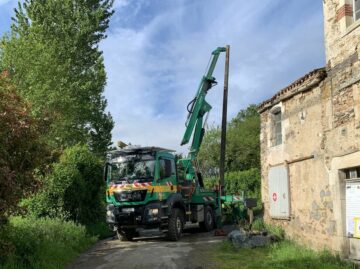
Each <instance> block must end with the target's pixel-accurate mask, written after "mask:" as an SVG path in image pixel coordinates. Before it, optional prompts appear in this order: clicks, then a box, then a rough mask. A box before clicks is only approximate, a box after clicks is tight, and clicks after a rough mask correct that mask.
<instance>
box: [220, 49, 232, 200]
mask: <svg viewBox="0 0 360 269" xmlns="http://www.w3.org/2000/svg"><path fill="white" fill-rule="evenodd" d="M229 63H230V46H229V45H226V58H225V75H224V97H223V111H222V124H221V146H220V193H221V195H222V194H223V193H222V192H223V188H224V186H225V179H224V177H225V150H226V124H227V103H228V86H229Z"/></svg>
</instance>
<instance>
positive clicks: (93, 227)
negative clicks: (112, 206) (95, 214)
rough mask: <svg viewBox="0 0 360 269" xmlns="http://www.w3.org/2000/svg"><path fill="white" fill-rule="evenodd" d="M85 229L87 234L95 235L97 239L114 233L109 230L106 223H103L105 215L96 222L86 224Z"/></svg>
mask: <svg viewBox="0 0 360 269" xmlns="http://www.w3.org/2000/svg"><path fill="white" fill-rule="evenodd" d="M86 231H87V233H88V234H89V235H91V236H96V237H97V238H99V239H105V238H109V237H111V236H114V235H115V232H113V231H111V230H110V229H109V226H108V224H106V223H105V217H104V218H103V219H102V220H101V221H98V222H96V223H90V224H87V225H86Z"/></svg>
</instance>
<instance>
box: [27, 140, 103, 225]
mask: <svg viewBox="0 0 360 269" xmlns="http://www.w3.org/2000/svg"><path fill="white" fill-rule="evenodd" d="M102 171H103V164H102V161H101V159H100V158H98V157H96V156H95V155H94V154H93V153H92V152H91V151H90V150H89V149H88V147H87V146H85V145H76V146H74V147H70V148H67V149H66V150H65V151H64V152H63V154H62V156H61V157H60V160H59V162H57V163H55V164H54V165H53V169H52V172H51V173H50V174H49V175H47V176H46V177H45V178H44V179H43V184H44V187H43V189H42V190H41V191H40V192H38V193H37V194H36V195H35V196H34V197H32V198H30V199H28V200H26V201H24V203H23V204H24V205H27V207H28V210H29V212H30V214H31V215H34V216H36V217H45V216H47V217H55V218H59V217H61V218H63V219H65V220H73V221H75V222H79V223H82V224H89V223H94V222H96V221H98V220H100V219H103V218H104V204H103V202H102V200H103V199H102V198H103V195H104V187H105V184H104V182H103V180H102Z"/></svg>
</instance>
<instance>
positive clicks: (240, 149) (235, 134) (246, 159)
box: [226, 105, 260, 171]
mask: <svg viewBox="0 0 360 269" xmlns="http://www.w3.org/2000/svg"><path fill="white" fill-rule="evenodd" d="M226 153H227V159H226V164H227V169H228V171H244V170H248V169H251V168H259V169H260V116H259V113H258V112H257V108H256V106H255V105H250V106H249V107H248V108H247V109H245V110H241V111H240V112H239V113H238V114H237V116H236V117H235V118H233V119H232V120H231V122H230V124H229V131H228V133H227V152H226Z"/></svg>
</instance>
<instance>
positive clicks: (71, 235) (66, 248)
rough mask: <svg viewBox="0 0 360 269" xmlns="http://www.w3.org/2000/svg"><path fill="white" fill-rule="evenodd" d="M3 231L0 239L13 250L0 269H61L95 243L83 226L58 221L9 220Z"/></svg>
mask: <svg viewBox="0 0 360 269" xmlns="http://www.w3.org/2000/svg"><path fill="white" fill-rule="evenodd" d="M5 230H6V236H5V235H4V233H5V232H4V231H5ZM5 230H2V232H1V234H0V238H4V237H5V238H6V240H8V241H9V244H10V245H12V247H13V248H12V253H10V254H9V256H8V257H7V258H6V259H5V260H4V259H2V260H1V261H2V262H1V263H0V268H2V269H14V268H18V269H22V268H47V269H48V268H49V269H52V268H54V269H55V268H64V266H65V264H66V263H67V262H69V261H71V260H72V259H74V258H75V257H76V256H77V255H78V254H79V253H80V252H82V251H83V250H85V249H86V248H88V247H89V246H90V245H91V244H93V243H94V242H95V241H96V238H95V237H91V236H89V235H87V233H86V229H85V227H84V226H81V225H78V224H75V223H74V222H67V221H63V220H60V219H49V218H40V219H35V218H22V217H12V218H10V223H9V225H7V227H6V229H5Z"/></svg>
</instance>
